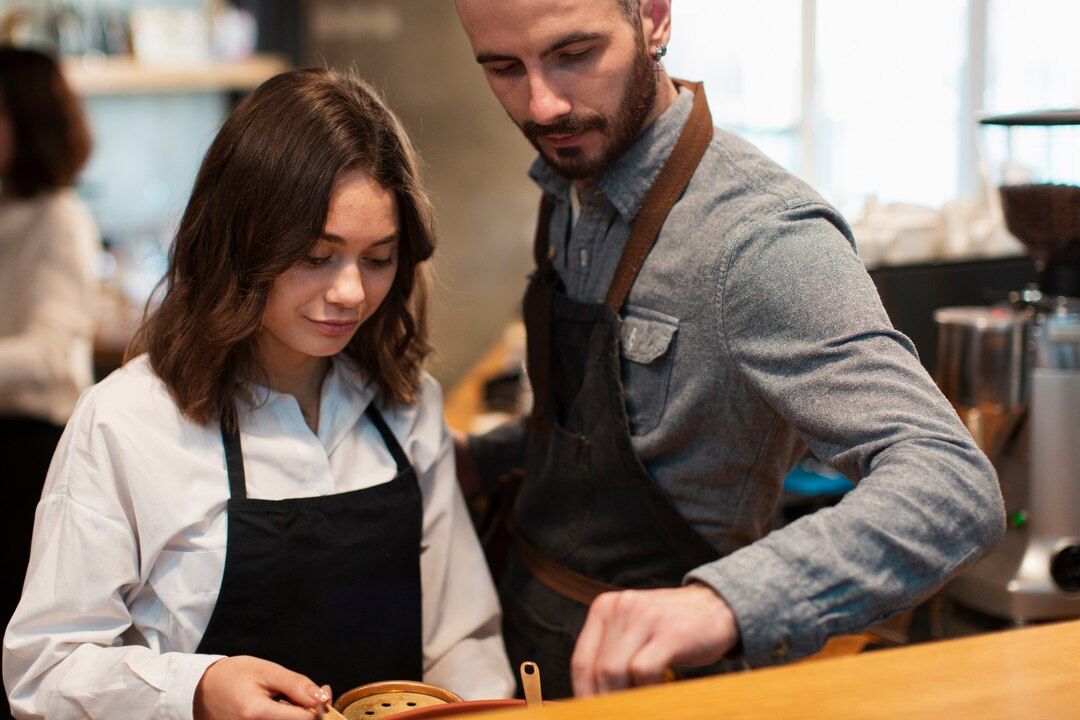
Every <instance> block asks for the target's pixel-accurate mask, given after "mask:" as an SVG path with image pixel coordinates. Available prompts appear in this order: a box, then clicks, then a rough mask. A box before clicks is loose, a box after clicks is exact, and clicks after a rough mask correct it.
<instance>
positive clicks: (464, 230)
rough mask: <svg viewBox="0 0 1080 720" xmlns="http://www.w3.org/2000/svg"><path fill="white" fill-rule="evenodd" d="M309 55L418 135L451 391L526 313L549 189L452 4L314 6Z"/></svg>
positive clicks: (436, 321) (440, 341)
mask: <svg viewBox="0 0 1080 720" xmlns="http://www.w3.org/2000/svg"><path fill="white" fill-rule="evenodd" d="M307 25H308V28H309V31H310V35H309V38H308V40H309V42H308V47H307V48H306V49H305V51H304V54H305V55H306V59H307V61H308V62H309V63H311V64H320V65H321V64H327V65H330V66H331V67H355V69H356V70H357V71H358V72H359V73H360V74H361V76H363V77H364V78H365V79H367V80H368V81H369V82H371V83H373V84H374V85H376V86H377V87H379V88H380V89H381V90H382V91H383V92H384V94H385V96H386V99H387V101H388V102H389V104H390V106H391V107H392V108H393V109H394V111H395V112H397V113H398V114H399V116H400V117H401V118H402V120H403V121H404V123H405V124H406V125H407V126H408V128H409V131H410V132H411V133H412V135H413V138H414V140H415V141H416V144H417V147H418V149H419V151H420V154H421V156H422V158H423V160H424V162H425V164H426V172H425V178H426V179H427V184H428V187H429V189H430V190H431V191H432V193H433V196H434V200H435V207H436V211H437V213H438V223H439V248H438V250H437V252H436V259H435V262H434V264H435V268H436V272H437V278H436V288H435V293H434V297H433V306H432V329H433V336H434V341H435V344H436V348H437V355H436V357H435V358H434V360H433V363H432V368H431V369H432V372H433V374H435V376H436V377H437V378H438V379H439V380H440V381H442V383H443V384H444V386H446V387H447V389H449V388H450V387H451V386H452V385H453V383H454V382H456V381H457V379H459V378H460V376H461V374H462V373H463V372H464V371H465V370H466V369H467V368H468V367H469V366H470V365H471V364H472V363H473V362H475V360H476V359H477V358H478V357H479V356H480V355H481V354H482V353H483V352H484V350H485V349H486V348H487V347H488V345H489V344H490V343H491V342H493V341H494V340H495V339H496V338H497V337H498V336H499V334H500V332H501V331H502V328H503V327H504V326H505V324H506V323H507V321H509V320H510V319H511V318H512V317H514V315H515V314H516V313H518V312H519V309H520V304H521V295H522V293H523V292H524V287H525V275H526V273H528V271H529V268H530V265H531V256H532V250H531V245H532V236H533V224H534V222H535V217H536V208H537V205H538V202H539V191H538V190H537V188H536V186H535V185H533V183H532V182H531V181H530V180H529V179H528V177H527V175H526V171H527V169H528V166H529V163H530V162H531V161H532V157H533V152H532V148H531V147H530V146H529V144H528V143H527V142H526V140H525V139H524V138H523V137H522V136H521V133H520V132H519V131H518V130H517V128H516V127H514V125H513V124H512V123H511V122H510V120H509V119H508V118H507V116H506V114H505V113H504V112H503V110H502V108H501V106H499V104H498V103H497V102H496V100H495V99H494V97H493V96H492V94H491V92H490V90H489V89H488V87H487V83H486V81H485V80H484V78H483V75H482V74H481V71H480V68H479V66H478V65H477V64H476V63H475V61H474V60H473V57H472V53H471V51H470V48H469V43H468V39H467V38H466V37H465V34H464V32H463V31H462V30H461V27H460V25H459V24H458V21H457V16H456V15H455V12H454V4H453V2H452V0H313V1H312V2H311V3H310V15H309V17H308V18H307Z"/></svg>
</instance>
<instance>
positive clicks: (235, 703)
mask: <svg viewBox="0 0 1080 720" xmlns="http://www.w3.org/2000/svg"><path fill="white" fill-rule="evenodd" d="M279 695H282V696H284V697H285V698H286V699H287V700H288V702H278V701H276V700H275V698H277V697H278V696H279ZM330 697H331V695H330V689H329V688H320V687H319V686H318V685H316V684H315V683H313V682H311V680H309V679H307V678H306V677H304V676H303V675H300V674H298V673H294V672H293V671H291V670H286V669H285V668H283V667H281V666H280V665H278V664H276V663H272V662H269V661H267V660H260V659H259V658H253V657H243V656H241V657H229V658H223V659H221V660H218V661H217V662H216V663H214V664H213V665H211V666H210V667H208V668H206V672H204V673H203V676H202V679H200V680H199V685H198V687H196V688H195V703H194V711H195V720H312V709H314V708H316V707H318V706H319V705H321V704H323V703H326V702H329V701H330Z"/></svg>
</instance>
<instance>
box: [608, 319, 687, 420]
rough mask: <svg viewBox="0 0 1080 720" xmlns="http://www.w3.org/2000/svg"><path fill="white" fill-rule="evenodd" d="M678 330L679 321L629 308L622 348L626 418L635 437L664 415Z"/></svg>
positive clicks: (623, 322) (622, 336)
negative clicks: (673, 347) (673, 349)
mask: <svg viewBox="0 0 1080 720" xmlns="http://www.w3.org/2000/svg"><path fill="white" fill-rule="evenodd" d="M678 329H679V319H678V318H675V317H672V316H670V315H665V314H664V313H661V312H657V311H656V310H649V309H648V308H643V307H637V306H634V305H627V306H626V308H625V316H624V317H623V319H622V330H621V333H620V339H619V348H620V355H621V356H622V363H621V365H622V383H623V393H624V394H625V399H626V414H627V417H628V418H629V420H630V432H631V433H633V434H634V435H644V434H645V433H647V432H650V431H651V430H653V429H654V428H655V427H656V426H657V425H659V424H660V420H661V418H662V417H663V415H664V407H665V406H666V405H667V395H668V384H669V382H670V380H671V364H672V362H671V358H672V354H673V352H672V346H673V345H674V341H675V334H676V332H677V331H678Z"/></svg>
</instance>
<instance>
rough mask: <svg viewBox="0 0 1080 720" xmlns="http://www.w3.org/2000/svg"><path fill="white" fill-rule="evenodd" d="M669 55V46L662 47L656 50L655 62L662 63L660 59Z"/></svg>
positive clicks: (654, 54)
mask: <svg viewBox="0 0 1080 720" xmlns="http://www.w3.org/2000/svg"><path fill="white" fill-rule="evenodd" d="M665 55H667V45H661V46H660V47H658V48H656V52H654V53H653V60H655V61H656V62H660V59H661V58H663V57H664V56H665Z"/></svg>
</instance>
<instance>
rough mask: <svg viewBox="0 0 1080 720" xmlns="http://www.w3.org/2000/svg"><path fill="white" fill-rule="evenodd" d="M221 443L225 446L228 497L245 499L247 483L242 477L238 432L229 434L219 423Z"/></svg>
mask: <svg viewBox="0 0 1080 720" xmlns="http://www.w3.org/2000/svg"><path fill="white" fill-rule="evenodd" d="M221 441H222V443H223V444H224V445H225V469H226V470H227V471H228V473H229V497H232V498H234V499H238V500H243V499H245V498H247V481H246V479H245V477H244V451H243V449H242V448H241V447H240V431H239V430H233V431H232V432H229V431H227V430H226V429H225V423H221Z"/></svg>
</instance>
